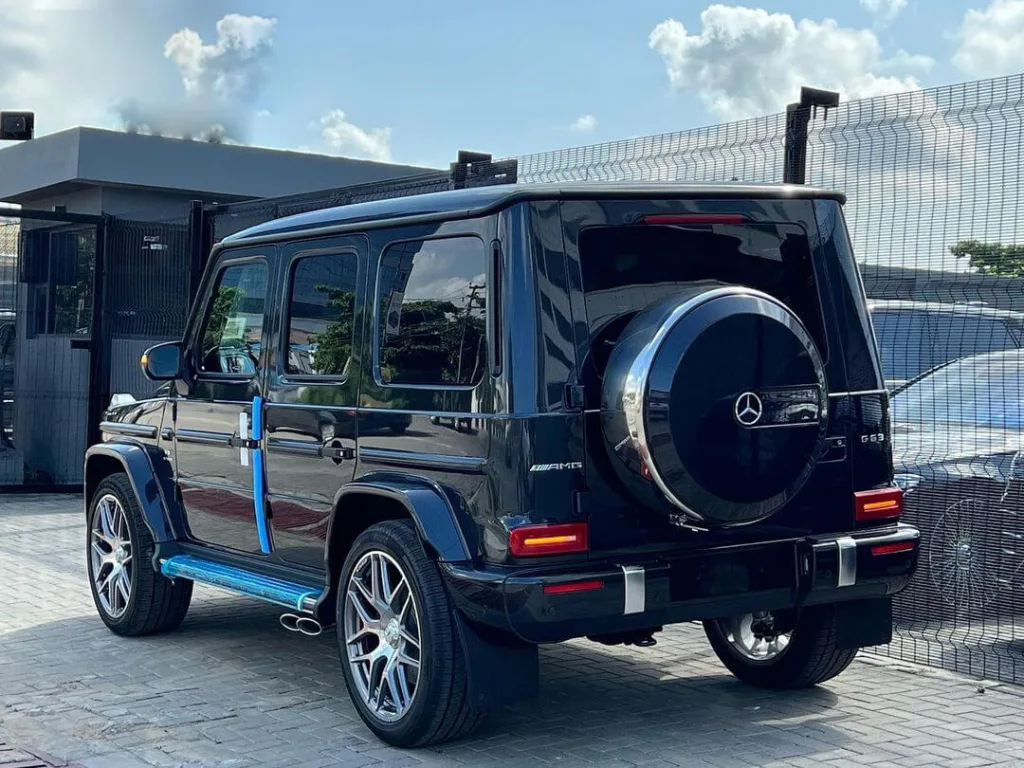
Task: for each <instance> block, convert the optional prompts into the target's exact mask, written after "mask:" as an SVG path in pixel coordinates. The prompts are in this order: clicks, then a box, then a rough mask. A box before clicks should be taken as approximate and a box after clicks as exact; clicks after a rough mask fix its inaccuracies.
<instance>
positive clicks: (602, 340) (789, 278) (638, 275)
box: [580, 224, 826, 370]
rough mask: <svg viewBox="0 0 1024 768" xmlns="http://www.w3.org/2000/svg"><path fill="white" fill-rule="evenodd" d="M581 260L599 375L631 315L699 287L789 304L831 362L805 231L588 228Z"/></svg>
mask: <svg viewBox="0 0 1024 768" xmlns="http://www.w3.org/2000/svg"><path fill="white" fill-rule="evenodd" d="M580 255H581V266H582V270H583V288H584V290H585V291H586V306H587V318H588V320H589V321H590V325H591V328H593V329H594V333H595V336H594V337H592V338H591V345H592V349H593V351H594V355H595V359H596V361H597V366H598V369H599V370H602V369H603V367H604V365H605V364H606V362H607V357H608V354H609V353H610V350H611V347H612V345H613V344H614V342H615V340H616V339H617V337H618V334H619V333H621V331H622V329H623V328H624V327H625V325H626V323H627V322H628V320H629V319H631V318H632V316H633V315H634V314H636V313H637V312H639V311H640V310H641V309H643V308H644V307H646V306H647V305H648V304H651V303H653V302H655V301H658V300H660V299H663V298H665V297H666V296H669V295H672V294H675V293H677V292H678V291H679V289H680V288H681V287H683V286H684V285H686V284H689V283H692V282H696V281H701V280H717V281H721V282H723V283H729V284H734V285H745V286H748V287H751V288H756V289H758V290H761V291H764V292H765V293H768V294H770V295H772V296H774V297H775V298H777V299H779V300H780V301H782V302H784V303H785V304H787V305H788V306H789V307H790V308H791V309H792V310H793V311H794V312H795V313H796V314H797V316H798V317H799V318H800V319H801V320H802V321H803V323H804V324H805V325H806V326H807V328H808V330H809V331H810V333H811V335H812V336H813V337H814V339H815V341H816V342H817V344H818V349H819V351H820V353H821V355H822V357H823V358H824V357H825V356H826V344H825V333H824V330H823V327H822V315H821V304H820V300H819V298H818V289H817V286H816V283H815V277H814V269H813V266H812V263H811V250H810V246H809V244H808V242H807V235H806V233H805V232H804V231H803V229H801V228H800V227H797V226H792V225H781V226H775V225H767V226H765V225H752V224H745V225H739V226H737V225H732V226H715V227H707V226H696V227H678V226H652V225H642V226H627V227H623V226H615V227H591V228H588V229H585V230H583V232H582V233H581V236H580Z"/></svg>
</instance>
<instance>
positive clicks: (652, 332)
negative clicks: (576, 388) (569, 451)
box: [601, 282, 828, 527]
mask: <svg viewBox="0 0 1024 768" xmlns="http://www.w3.org/2000/svg"><path fill="white" fill-rule="evenodd" d="M601 397H602V402H601V405H602V429H603V432H604V439H605V441H606V443H607V448H608V450H609V451H610V452H611V453H612V454H614V455H615V456H616V457H617V458H618V459H619V461H613V464H614V465H615V466H616V468H617V471H618V473H619V475H620V477H622V478H623V479H624V480H625V481H626V483H627V486H630V487H632V488H633V489H635V490H636V492H637V493H636V496H637V500H638V501H641V500H643V499H644V498H650V494H651V484H652V483H653V484H654V486H656V490H658V491H660V495H663V496H664V498H665V499H667V501H668V502H669V504H670V506H668V507H667V508H668V509H673V511H674V510H679V512H681V513H682V514H683V516H684V518H686V519H688V520H689V521H690V522H692V523H695V524H697V525H702V526H705V527H720V526H728V525H738V524H745V523H751V522H755V521H758V520H762V519H764V518H766V517H768V516H769V515H771V514H772V513H774V512H776V511H777V510H779V509H780V508H781V507H783V506H784V505H785V504H786V503H787V502H788V501H789V500H790V499H792V497H793V496H794V495H795V494H796V493H797V491H799V490H800V488H801V487H802V486H803V484H804V483H805V482H806V481H807V478H808V477H809V476H810V474H811V472H812V470H813V469H814V465H815V463H816V461H817V458H818V457H819V456H820V455H821V452H822V449H823V446H824V442H825V432H826V428H827V424H826V420H827V416H828V413H827V408H828V393H827V391H826V381H825V372H824V365H823V363H822V360H821V356H820V354H819V352H818V350H817V347H816V346H815V343H814V341H813V339H812V338H811V335H810V334H809V333H808V331H807V329H806V328H805V327H804V325H803V323H802V322H801V321H800V319H799V318H798V317H797V316H796V315H795V314H794V313H793V312H792V310H790V309H789V308H788V307H787V306H786V305H785V304H783V303H782V302H780V301H779V300H778V299H775V298H774V297H772V296H769V295H768V294H765V293H762V292H760V291H756V290H753V289H750V288H745V287H742V286H732V285H724V284H722V283H713V282H712V283H709V282H702V283H695V284H693V285H692V286H689V287H687V288H686V289H684V290H683V291H681V292H680V293H679V294H676V295H674V296H672V297H670V298H669V299H666V300H662V301H659V302H656V303H655V304H653V305H651V306H650V307H647V308H646V309H644V310H643V311H641V312H640V313H639V314H638V315H637V316H636V317H634V318H633V319H632V320H631V321H630V323H629V324H628V325H627V326H626V328H625V329H624V330H623V332H622V335H621V336H620V337H619V339H618V341H617V342H616V346H615V349H614V350H613V351H612V354H611V356H610V357H609V361H608V365H607V368H606V370H605V375H604V380H603V384H602V393H601Z"/></svg>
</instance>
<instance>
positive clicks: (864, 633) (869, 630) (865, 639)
mask: <svg viewBox="0 0 1024 768" xmlns="http://www.w3.org/2000/svg"><path fill="white" fill-rule="evenodd" d="M835 609H836V634H837V637H836V646H838V647H839V648H868V647H870V646H873V645H887V644H888V643H890V642H892V598H891V597H879V598H873V599H870V600H851V601H849V602H846V603H836V605H835Z"/></svg>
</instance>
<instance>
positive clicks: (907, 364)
mask: <svg viewBox="0 0 1024 768" xmlns="http://www.w3.org/2000/svg"><path fill="white" fill-rule="evenodd" d="M871 323H872V325H873V326H874V328H875V339H877V340H878V351H879V353H880V354H881V356H882V372H883V374H884V375H885V378H886V379H896V380H906V379H912V378H914V377H915V376H917V374H919V373H921V372H922V371H924V370H927V369H928V368H931V364H930V363H929V358H930V351H929V344H928V318H927V315H925V314H923V313H921V312H907V311H903V312H901V311H899V310H875V311H874V312H872V313H871Z"/></svg>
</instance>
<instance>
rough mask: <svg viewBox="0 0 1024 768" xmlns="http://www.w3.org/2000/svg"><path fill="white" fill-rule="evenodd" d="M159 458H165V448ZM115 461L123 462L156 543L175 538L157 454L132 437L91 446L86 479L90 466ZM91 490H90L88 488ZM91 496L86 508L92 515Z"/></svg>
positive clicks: (86, 461)
mask: <svg viewBox="0 0 1024 768" xmlns="http://www.w3.org/2000/svg"><path fill="white" fill-rule="evenodd" d="M158 453H159V454H160V456H159V458H160V459H161V460H165V454H164V453H163V451H158ZM104 459H105V460H108V461H109V460H113V461H116V462H118V463H119V464H120V466H121V468H122V470H123V471H124V473H125V474H126V475H127V476H128V481H129V482H130V483H131V485H132V489H133V490H134V491H135V497H136V498H137V499H138V501H139V506H140V507H141V508H142V514H143V517H144V518H145V522H146V527H147V528H149V533H150V535H151V536H152V537H153V541H154V543H156V544H158V545H159V544H161V543H167V542H173V541H175V538H176V537H175V533H174V526H173V525H172V523H171V518H170V514H169V512H170V509H169V506H168V503H167V495H166V489H165V487H164V482H163V481H162V479H161V477H160V475H159V474H158V471H157V469H156V467H155V462H154V457H153V456H152V455H151V451H150V449H149V448H148V447H147V446H144V445H142V444H140V443H136V442H134V441H131V440H118V441H112V442H106V443H99V444H97V445H93V446H91V447H90V448H89V449H88V450H87V451H86V454H85V482H86V484H88V482H89V470H90V466H92V467H95V465H96V463H97V462H99V461H102V460H104ZM86 491H87V489H86ZM90 502H91V499H90V498H89V496H88V492H86V494H85V510H86V513H87V514H88V510H89V504H90Z"/></svg>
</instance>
